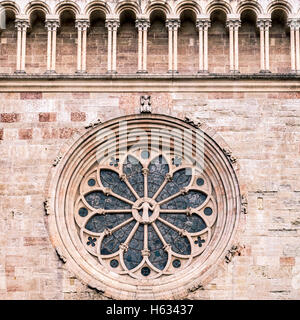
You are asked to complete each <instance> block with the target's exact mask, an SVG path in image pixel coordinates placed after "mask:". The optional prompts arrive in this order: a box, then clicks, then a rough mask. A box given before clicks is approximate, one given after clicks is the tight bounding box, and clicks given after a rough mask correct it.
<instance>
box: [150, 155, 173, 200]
mask: <svg viewBox="0 0 300 320" xmlns="http://www.w3.org/2000/svg"><path fill="white" fill-rule="evenodd" d="M148 169H149V173H148V197H149V198H152V197H153V196H154V195H155V193H156V191H157V190H158V189H159V187H160V186H161V185H162V184H163V182H164V180H165V176H166V174H167V173H168V172H169V165H168V163H167V161H166V160H165V158H164V157H163V156H159V157H156V158H154V159H153V160H152V161H151V162H150V164H149V166H148Z"/></svg>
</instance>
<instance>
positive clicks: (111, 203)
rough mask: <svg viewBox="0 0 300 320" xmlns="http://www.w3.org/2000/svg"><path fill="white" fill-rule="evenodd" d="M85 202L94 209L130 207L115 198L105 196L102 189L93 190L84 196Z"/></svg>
mask: <svg viewBox="0 0 300 320" xmlns="http://www.w3.org/2000/svg"><path fill="white" fill-rule="evenodd" d="M84 198H85V200H86V201H87V203H88V204H89V205H90V206H91V207H93V208H95V209H104V210H116V209H119V210H120V209H131V205H130V204H128V203H126V202H124V201H122V200H120V199H117V198H115V197H114V196H107V195H105V194H104V193H103V192H102V191H93V192H90V193H88V194H87V195H85V196H84Z"/></svg>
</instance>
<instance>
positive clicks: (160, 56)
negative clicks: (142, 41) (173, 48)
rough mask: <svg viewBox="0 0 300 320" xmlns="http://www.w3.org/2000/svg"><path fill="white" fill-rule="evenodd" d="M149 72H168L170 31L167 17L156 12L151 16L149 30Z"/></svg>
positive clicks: (158, 11) (162, 13) (160, 12)
mask: <svg viewBox="0 0 300 320" xmlns="http://www.w3.org/2000/svg"><path fill="white" fill-rule="evenodd" d="M147 49H148V54H147V56H148V57H147V59H148V72H149V73H166V72H167V71H168V30H167V28H166V15H165V13H164V12H163V11H161V10H154V11H152V13H151V15H150V28H149V30H148V48H147Z"/></svg>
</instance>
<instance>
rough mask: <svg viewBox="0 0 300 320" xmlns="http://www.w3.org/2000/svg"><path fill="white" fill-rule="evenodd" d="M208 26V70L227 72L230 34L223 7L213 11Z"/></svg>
mask: <svg viewBox="0 0 300 320" xmlns="http://www.w3.org/2000/svg"><path fill="white" fill-rule="evenodd" d="M210 20H211V27H210V28H208V57H209V58H208V70H209V72H211V73H227V72H228V70H229V36H228V28H226V21H227V14H226V12H225V11H224V10H223V9H219V8H215V10H213V11H212V13H211V16H210Z"/></svg>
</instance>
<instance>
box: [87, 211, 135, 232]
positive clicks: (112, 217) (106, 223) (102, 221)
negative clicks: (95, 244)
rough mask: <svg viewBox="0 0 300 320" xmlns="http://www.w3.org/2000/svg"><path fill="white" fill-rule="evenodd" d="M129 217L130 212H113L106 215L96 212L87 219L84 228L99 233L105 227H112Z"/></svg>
mask: <svg viewBox="0 0 300 320" xmlns="http://www.w3.org/2000/svg"><path fill="white" fill-rule="evenodd" d="M131 217H132V215H131V214H130V213H114V214H106V215H100V214H96V215H94V216H93V217H92V218H91V219H89V221H88V222H87V224H86V226H85V228H86V229H87V230H89V231H91V232H96V233H101V232H103V231H104V230H105V229H112V228H114V227H116V226H117V225H119V224H121V223H122V222H124V221H126V220H128V219H130V218H131Z"/></svg>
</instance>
